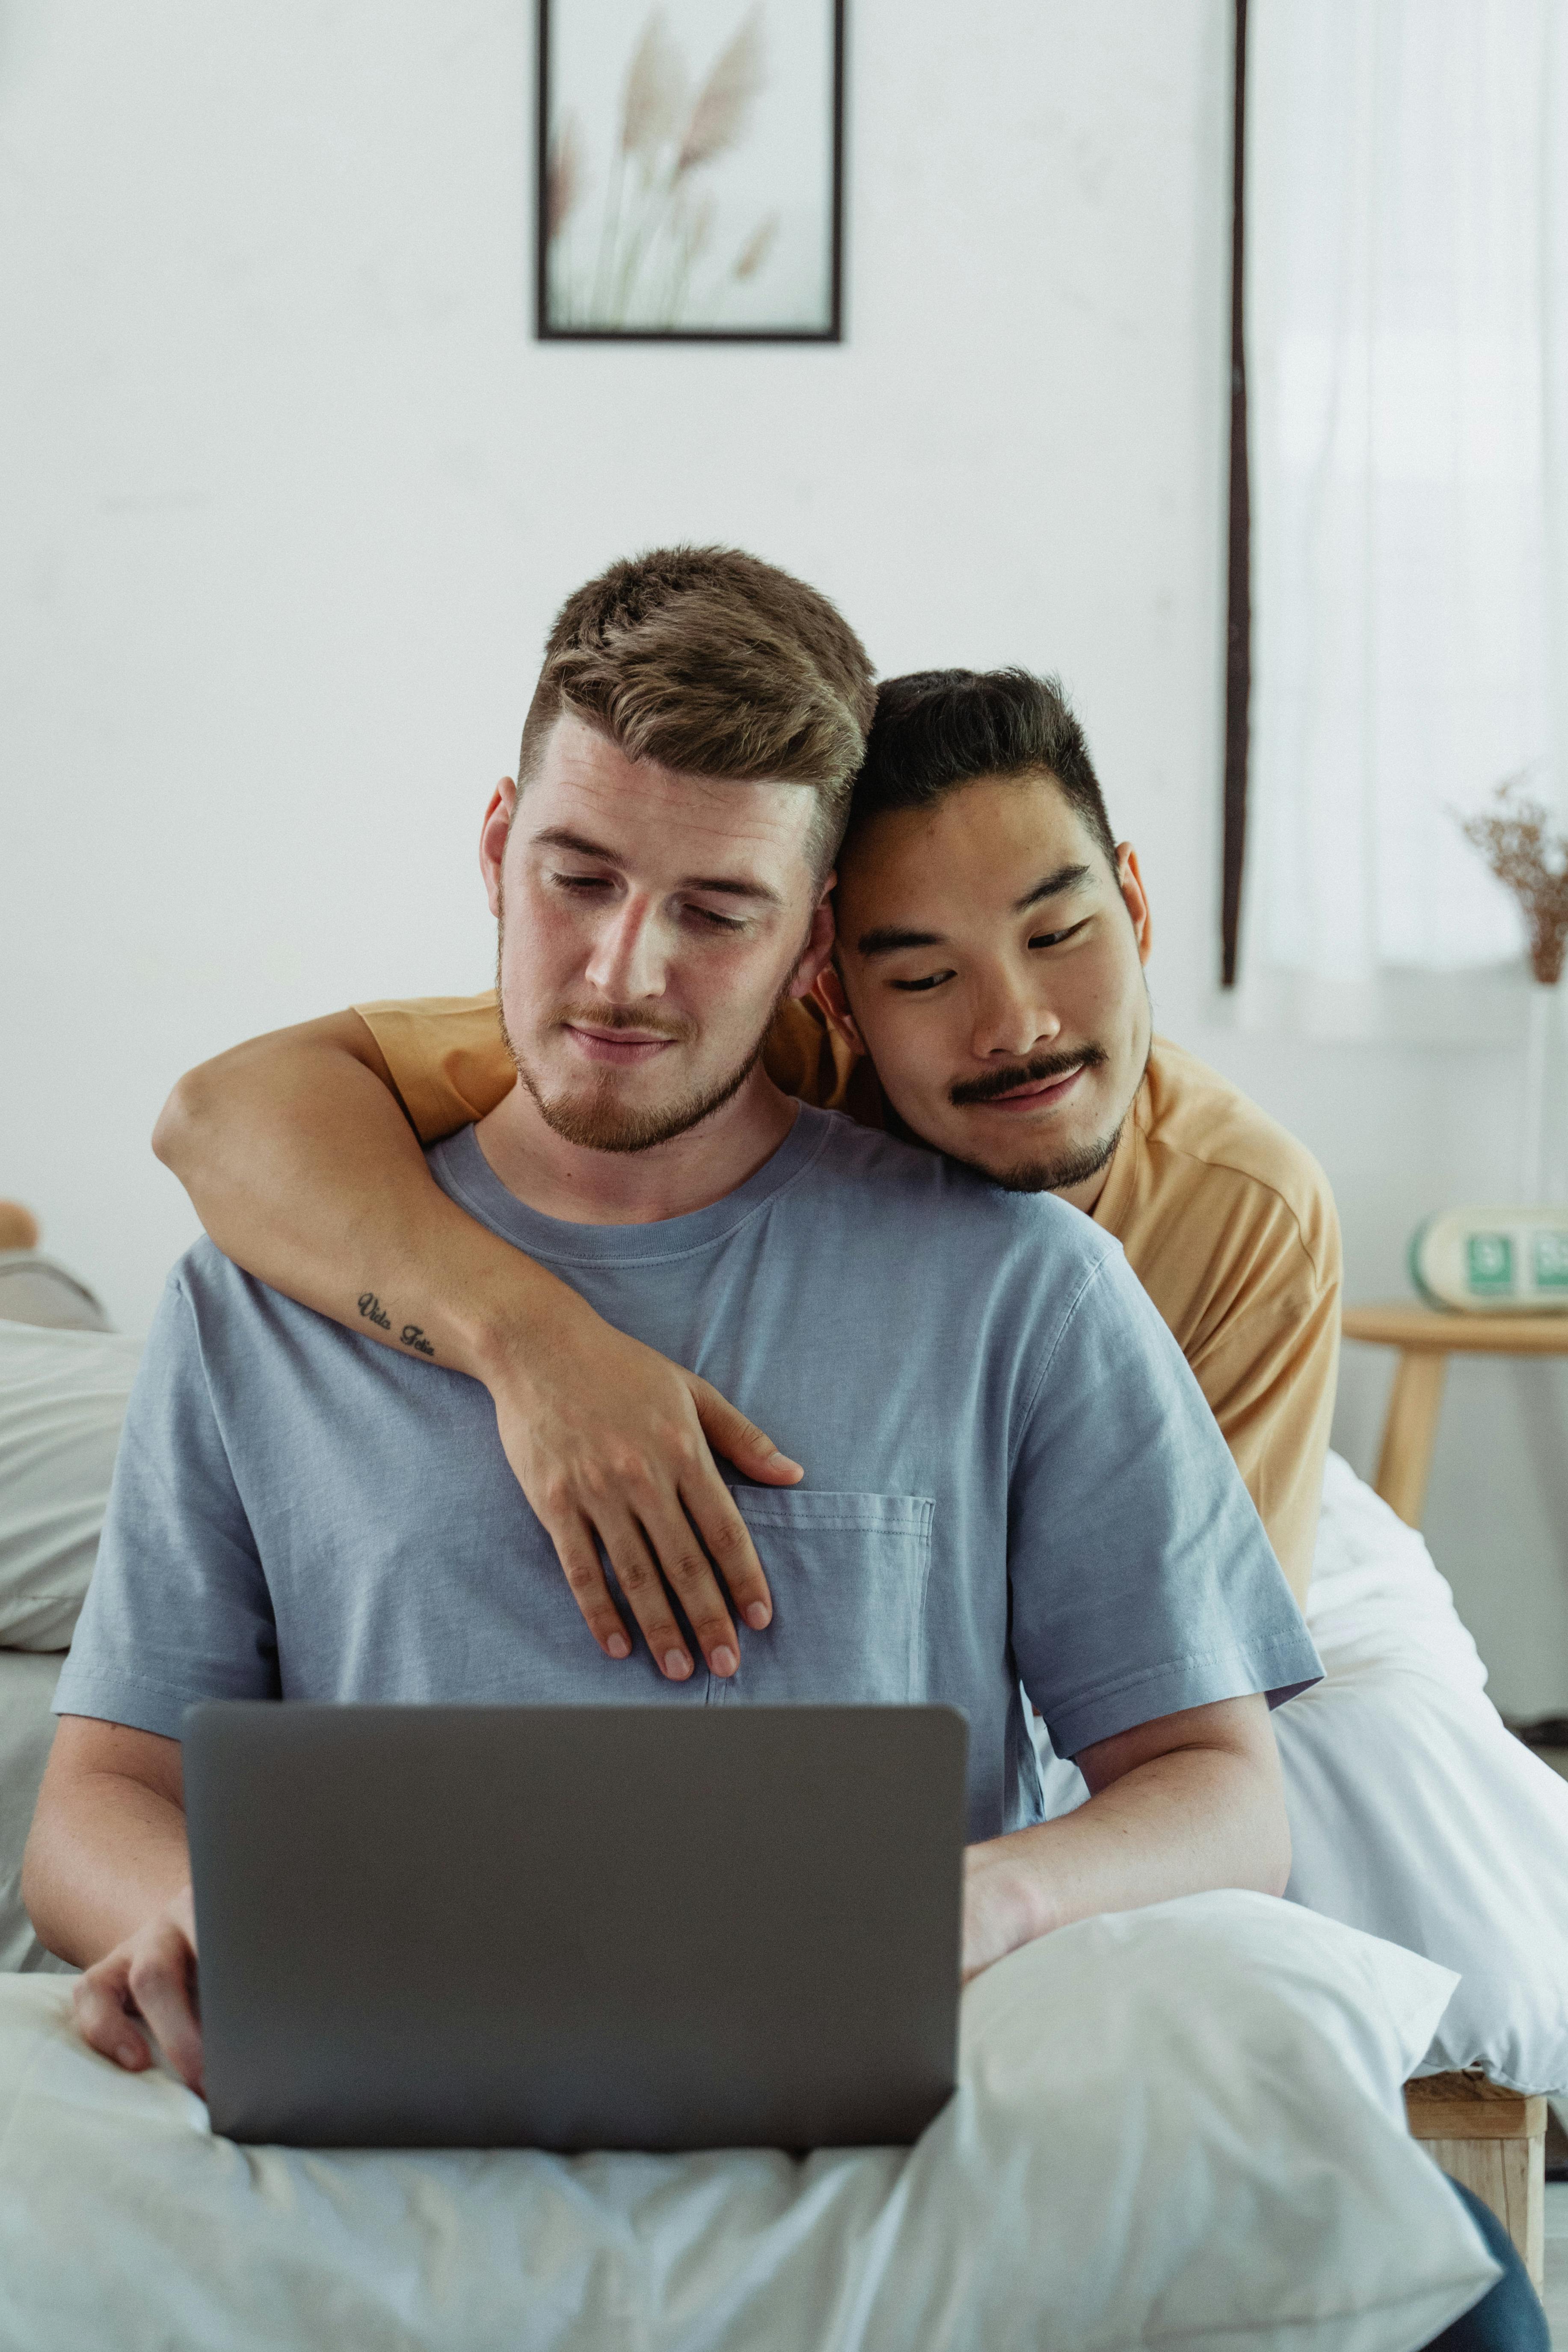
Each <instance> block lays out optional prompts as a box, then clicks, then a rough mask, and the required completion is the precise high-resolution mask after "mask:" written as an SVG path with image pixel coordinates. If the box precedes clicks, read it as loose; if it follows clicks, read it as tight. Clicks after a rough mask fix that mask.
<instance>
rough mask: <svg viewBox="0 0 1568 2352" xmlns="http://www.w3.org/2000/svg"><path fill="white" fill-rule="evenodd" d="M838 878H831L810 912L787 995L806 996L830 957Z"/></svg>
mask: <svg viewBox="0 0 1568 2352" xmlns="http://www.w3.org/2000/svg"><path fill="white" fill-rule="evenodd" d="M837 879H838V877H837V874H830V875H829V876H828V877H827V879H826V882H825V883H824V884H823V886H822V896H821V898H818V900H817V902H816V906H815V907H814V908H812V914H811V929H810V930H809V931H808V932H807V933H806V935H805V947H803V948H802V950H801V951H800V958H799V961H797V963H796V964H795V971H794V972H793V973H792V974H791V976H790V983H789V990H788V993H789V994H790V995H791V996H809V995H810V994H811V992H812V988H813V986H814V985H815V983H816V975H817V973H818V972H819V971H821V970H822V967H823V965H824V964H825V963H826V961H827V959H828V957H829V956H830V955H831V954H832V953H833V940H834V928H833V886H834V884H835V883H836V882H837Z"/></svg>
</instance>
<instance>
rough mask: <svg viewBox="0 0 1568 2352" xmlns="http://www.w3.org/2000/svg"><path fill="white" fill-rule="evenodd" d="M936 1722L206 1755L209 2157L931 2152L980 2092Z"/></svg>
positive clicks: (471, 1726) (315, 1718)
mask: <svg viewBox="0 0 1568 2352" xmlns="http://www.w3.org/2000/svg"><path fill="white" fill-rule="evenodd" d="M966 1738H967V1734H966V1727H965V1725H964V1722H963V1717H962V1716H960V1715H958V1714H956V1713H954V1712H953V1711H952V1709H951V1708H947V1707H937V1706H728V1707H719V1706H709V1707H679V1706H595V1707H564V1706H563V1707H497V1706H472V1707H465V1706H304V1705H285V1706H279V1705H268V1704H266V1703H259V1704H258V1703H251V1702H223V1703H215V1704H211V1705H206V1706H198V1707H194V1708H193V1709H192V1710H191V1712H190V1714H189V1716H188V1717H186V1721H185V1727H184V1770H185V1803H186V1811H187V1816H188V1820H189V1824H190V1839H191V1861H192V1870H193V1875H194V1878H195V1903H196V1935H197V1943H198V1947H199V1949H200V1953H201V2010H202V2030H203V2036H204V2041H205V2053H206V2092H207V2104H208V2108H209V2111H210V2114H211V2117H212V2125H213V2129H214V2130H215V2131H216V2132H219V2133H222V2134H223V2135H225V2136H226V2137H230V2138H233V2139H238V2140H276V2141H281V2142H285V2143H289V2144H291V2145H293V2146H297V2147H542V2148H560V2149H573V2148H595V2147H635V2148H689V2147H788V2148H806V2147H826V2146H830V2145H846V2144H847V2145H866V2144H873V2143H884V2144H885V2143H897V2142H906V2141H909V2140H912V2139H913V2138H915V2137H917V2135H918V2134H919V2133H920V2132H921V2130H922V2129H923V2127H924V2126H925V2125H926V2124H927V2123H929V2122H930V2120H931V2117H932V2116H934V2115H935V2114H936V2113H937V2111H938V2109H939V2108H940V2107H941V2106H942V2104H943V2102H944V2101H945V2100H946V2098H947V2096H948V2095H949V2093H950V2092H951V2090H952V2083H953V2070H954V2059H955V2052H956V2041H957V2021H958V1970H959V1935H960V1904H961V1884H962V1862H963V1837H964V1759H965V1747H966Z"/></svg>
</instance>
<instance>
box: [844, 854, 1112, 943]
mask: <svg viewBox="0 0 1568 2352" xmlns="http://www.w3.org/2000/svg"><path fill="white" fill-rule="evenodd" d="M1088 877H1089V867H1088V866H1058V868H1057V870H1056V872H1055V873H1054V874H1047V875H1045V876H1044V877H1042V879H1041V880H1039V881H1038V882H1037V883H1036V884H1035V886H1034V888H1033V889H1032V890H1026V891H1025V893H1024V895H1023V897H1022V898H1015V899H1014V901H1013V912H1014V913H1015V914H1016V915H1022V914H1025V913H1026V911H1027V910H1028V908H1031V907H1037V906H1038V905H1039V904H1040V901H1041V900H1042V899H1043V898H1055V897H1056V896H1057V895H1058V892H1059V891H1062V890H1073V889H1076V888H1077V887H1078V885H1079V883H1080V882H1083V881H1086V880H1087V879H1088ZM945 945H946V941H945V940H943V938H942V933H941V932H940V931H906V930H900V929H899V928H898V926H897V925H896V924H893V923H881V924H879V925H878V927H877V928H876V929H874V930H869V931H862V932H861V934H860V936H859V938H858V940H856V942H855V946H856V950H857V952H858V954H860V955H863V956H885V955H897V954H898V952H899V950H900V948H940V947H943V946H945Z"/></svg>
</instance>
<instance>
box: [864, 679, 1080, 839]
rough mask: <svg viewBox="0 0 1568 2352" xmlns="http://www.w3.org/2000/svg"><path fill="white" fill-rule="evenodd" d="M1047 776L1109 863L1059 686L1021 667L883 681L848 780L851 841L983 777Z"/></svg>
mask: <svg viewBox="0 0 1568 2352" xmlns="http://www.w3.org/2000/svg"><path fill="white" fill-rule="evenodd" d="M1040 774H1044V775H1048V776H1050V777H1052V778H1053V779H1054V780H1055V782H1057V784H1058V786H1059V787H1060V790H1061V793H1062V797H1063V798H1064V799H1065V800H1066V801H1067V802H1068V805H1069V806H1070V807H1071V808H1072V809H1074V810H1075V811H1076V813H1077V814H1078V815H1079V817H1081V818H1082V820H1083V822H1084V824H1086V825H1087V826H1088V828H1089V832H1090V833H1091V834H1092V835H1094V838H1095V840H1096V841H1097V842H1098V843H1099V844H1100V848H1101V849H1103V850H1104V852H1105V855H1106V856H1107V858H1108V859H1109V860H1110V865H1111V866H1113V867H1114V866H1115V864H1116V837H1115V835H1114V834H1113V833H1112V832H1111V830H1110V818H1109V817H1108V816H1107V815H1106V813H1105V800H1104V796H1103V795H1102V793H1101V792H1100V779H1099V777H1098V776H1097V775H1096V774H1095V772H1094V767H1093V763H1092V761H1090V759H1089V745H1088V744H1087V743H1086V742H1085V740H1084V735H1083V729H1082V728H1081V727H1080V726H1079V723H1078V720H1077V719H1075V718H1074V717H1073V715H1072V711H1071V709H1070V708H1069V707H1068V699H1067V697H1066V695H1065V694H1064V693H1063V692H1062V688H1061V681H1060V679H1059V678H1054V677H1033V676H1031V674H1030V673H1029V671H1027V670H1026V669H985V670H976V669H922V670H913V671H911V672H910V675H909V676H908V677H889V678H886V679H884V681H883V683H882V685H881V686H880V687H879V688H878V691H877V709H876V716H875V717H874V718H873V719H872V721H871V731H870V733H869V734H868V737H867V739H866V758H865V761H864V764H863V765H862V767H861V770H860V773H859V775H858V777H857V778H856V780H855V797H854V800H853V801H852V803H851V804H850V810H849V827H848V830H849V834H850V835H851V836H853V835H856V834H858V832H859V831H860V829H861V827H862V826H863V825H866V824H869V823H870V821H871V819H872V818H873V817H878V816H882V815H884V814H887V813H888V812H889V811H890V810H893V809H911V808H931V807H934V806H935V804H936V803H937V802H938V801H940V800H942V799H943V798H945V796H946V795H947V793H951V792H956V791H957V790H958V789H959V788H960V786H961V785H963V784H972V783H974V782H976V781H977V780H978V779H979V778H980V777H982V776H1027V775H1040Z"/></svg>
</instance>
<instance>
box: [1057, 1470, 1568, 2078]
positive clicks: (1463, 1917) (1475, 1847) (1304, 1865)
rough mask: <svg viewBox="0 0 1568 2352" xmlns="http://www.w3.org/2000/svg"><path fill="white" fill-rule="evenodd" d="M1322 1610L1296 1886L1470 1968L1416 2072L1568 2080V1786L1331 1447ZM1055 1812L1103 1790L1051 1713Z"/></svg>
mask: <svg viewBox="0 0 1568 2352" xmlns="http://www.w3.org/2000/svg"><path fill="white" fill-rule="evenodd" d="M1306 1614H1307V1622H1308V1625H1309V1626H1310V1629H1311V1633H1312V1639H1313V1640H1314V1641H1315V1642H1316V1643H1317V1645H1318V1652H1319V1655H1320V1656H1321V1659H1322V1662H1323V1680H1322V1681H1321V1683H1317V1684H1314V1685H1313V1686H1312V1688H1311V1689H1310V1690H1307V1691H1303V1692H1302V1693H1301V1694H1300V1697H1298V1698H1293V1699H1291V1700H1290V1701H1289V1703H1288V1705H1286V1706H1281V1707H1277V1708H1276V1709H1275V1712H1274V1715H1273V1717H1272V1721H1273V1724H1274V1731H1275V1736H1276V1738H1278V1740H1279V1755H1280V1759H1281V1761H1282V1763H1283V1765H1284V1769H1285V1796H1286V1801H1287V1804H1288V1806H1289V1814H1290V1836H1291V1843H1292V1847H1293V1852H1294V1861H1293V1864H1292V1868H1291V1873H1290V1884H1289V1887H1288V1889H1287V1890H1286V1891H1287V1893H1288V1894H1289V1897H1290V1899H1291V1901H1292V1902H1295V1903H1300V1904H1304V1905H1306V1906H1308V1907H1309V1908H1310V1909H1311V1910H1313V1911H1320V1912H1322V1913H1323V1914H1325V1915H1326V1916H1328V1917H1330V1918H1332V1919H1342V1920H1343V1921H1344V1922H1345V1923H1346V1925H1347V1926H1349V1927H1361V1928H1363V1929H1364V1930H1365V1931H1366V1932H1367V1934H1369V1935H1373V1936H1383V1937H1387V1938H1388V1940H1389V1941H1390V1942H1392V1943H1395V1944H1403V1945H1404V1946H1405V1948H1406V1949H1407V1950H1409V1951H1413V1952H1420V1953H1422V1954H1424V1955H1425V1957H1426V1958H1428V1959H1431V1960H1436V1961H1437V1962H1438V1963H1439V1965H1440V1966H1441V1967H1443V1968H1446V1969H1453V1970H1454V1972H1455V1974H1456V1975H1457V1976H1458V1978H1459V1979H1460V1984H1459V1989H1458V1991H1457V1992H1456V1994H1455V1995H1454V1998H1453V2000H1451V2001H1450V2002H1449V2004H1448V2006H1447V2009H1446V2010H1445V2011H1444V2012H1443V2018H1442V2022H1441V2023H1440V2024H1439V2026H1438V2028H1437V2031H1436V2035H1435V2036H1434V2038H1433V2042H1432V2046H1431V2048H1430V2049H1429V2050H1428V2051H1427V2052H1426V2053H1425V2055H1424V2057H1423V2059H1422V2062H1421V2064H1420V2065H1419V2067H1418V2068H1417V2069H1416V2070H1415V2071H1416V2072H1417V2073H1420V2074H1441V2073H1444V2072H1446V2071H1447V2070H1448V2069H1449V2068H1451V2067H1460V2066H1483V2067H1485V2069H1486V2071H1487V2073H1488V2074H1489V2075H1491V2076H1492V2078H1493V2080H1494V2081H1496V2082H1499V2083H1504V2084H1509V2085H1510V2086H1511V2087H1512V2088H1514V2089H1515V2090H1526V2091H1562V2090H1564V2089H1568V1781H1565V1780H1563V1779H1562V1778H1561V1776H1560V1775H1559V1774H1557V1773H1556V1772H1553V1771H1552V1769H1551V1767H1550V1766H1549V1765H1546V1764H1543V1763H1542V1760H1541V1759H1540V1758H1539V1757H1538V1756H1533V1755H1531V1751H1530V1749H1529V1748H1526V1747H1525V1746H1524V1745H1523V1744H1522V1742H1521V1741H1520V1740H1518V1739H1516V1738H1514V1737H1513V1735H1512V1733H1511V1732H1510V1730H1509V1729H1508V1727H1507V1726H1506V1725H1505V1724H1504V1722H1503V1720H1502V1718H1501V1717H1500V1715H1499V1714H1498V1711H1497V1709H1496V1708H1495V1707H1494V1706H1493V1705H1492V1703H1491V1701H1490V1699H1489V1698H1488V1696H1487V1695H1486V1688H1485V1685H1486V1679H1487V1670H1486V1668H1485V1666H1484V1665H1483V1664H1481V1661H1480V1659H1479V1656H1478V1655H1477V1653H1476V1645H1475V1643H1474V1642H1473V1641H1472V1640H1471V1638H1470V1635H1469V1633H1468V1632H1467V1630H1466V1628H1465V1626H1464V1624H1463V1622H1461V1620H1460V1618H1459V1615H1458V1612H1457V1610H1456V1609H1455V1607H1454V1596H1453V1594H1452V1592H1451V1591H1449V1589H1448V1586H1447V1583H1446V1582H1445V1580H1444V1579H1443V1578H1442V1577H1441V1576H1439V1575H1438V1573H1437V1570H1436V1568H1434V1566H1433V1564H1432V1557H1431V1554H1430V1553H1429V1552H1428V1551H1427V1549H1426V1544H1425V1543H1424V1542H1423V1541H1422V1539H1421V1538H1420V1536H1419V1535H1417V1534H1416V1532H1415V1529H1414V1528H1407V1527H1406V1526H1405V1522H1404V1520H1403V1519H1401V1518H1399V1517H1397V1516H1396V1515H1395V1513H1394V1512H1393V1511H1391V1510H1390V1509H1389V1507H1388V1506H1387V1504H1386V1503H1384V1502H1381V1501H1380V1500H1379V1499H1378V1497H1377V1496H1375V1495H1374V1494H1373V1491H1372V1489H1371V1487H1370V1486H1364V1485H1363V1482H1362V1481H1361V1479H1359V1478H1358V1477H1357V1476H1356V1475H1355V1472H1354V1471H1353V1470H1352V1468H1351V1466H1350V1465H1349V1463H1348V1462H1342V1461H1341V1459H1340V1457H1339V1455H1338V1454H1330V1456H1329V1459H1328V1465H1327V1468H1326V1470H1325V1473H1324V1477H1323V1507H1322V1515H1321V1519H1320V1521H1319V1525H1318V1540H1317V1549H1316V1552H1315V1554H1314V1558H1313V1563H1312V1582H1311V1586H1310V1591H1309V1592H1308V1595H1307V1612H1306ZM1034 1728H1035V1745H1036V1748H1037V1752H1038V1755H1039V1761H1040V1777H1041V1781H1042V1784H1043V1787H1044V1790H1045V1800H1046V1812H1047V1819H1052V1820H1054V1819H1055V1818H1056V1817H1057V1816H1058V1815H1059V1814H1061V1813H1066V1812H1071V1811H1073V1809H1074V1807H1075V1806H1078V1805H1080V1804H1082V1803H1083V1801H1084V1800H1085V1798H1086V1797H1087V1796H1088V1794H1089V1791H1088V1790H1087V1789H1086V1788H1085V1786H1084V1782H1083V1777H1082V1775H1081V1774H1080V1773H1079V1769H1078V1767H1077V1766H1076V1765H1075V1764H1070V1763H1068V1761H1066V1759H1063V1758H1061V1757H1058V1756H1055V1755H1053V1754H1052V1752H1051V1748H1050V1743H1049V1741H1048V1740H1047V1738H1046V1736H1045V1727H1044V1725H1043V1724H1041V1723H1039V1722H1038V1721H1037V1722H1036V1723H1035V1727H1034Z"/></svg>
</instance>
